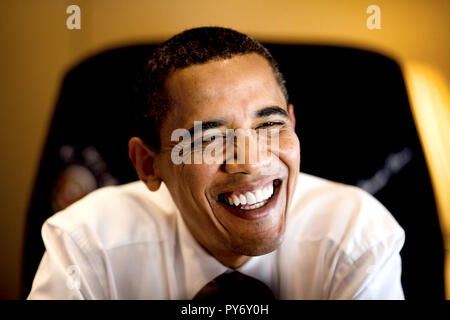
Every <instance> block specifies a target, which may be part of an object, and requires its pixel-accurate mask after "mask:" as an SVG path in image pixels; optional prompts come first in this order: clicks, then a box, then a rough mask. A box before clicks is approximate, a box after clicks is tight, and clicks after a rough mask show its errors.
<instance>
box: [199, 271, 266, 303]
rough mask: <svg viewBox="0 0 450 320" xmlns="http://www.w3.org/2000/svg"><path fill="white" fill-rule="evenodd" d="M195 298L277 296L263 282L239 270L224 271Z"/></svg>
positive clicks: (255, 299) (211, 299)
mask: <svg viewBox="0 0 450 320" xmlns="http://www.w3.org/2000/svg"><path fill="white" fill-rule="evenodd" d="M193 300H201V301H211V302H217V301H223V300H240V301H244V300H245V301H252V300H253V301H271V300H275V297H274V295H273V293H272V291H271V290H270V288H269V287H268V286H267V285H266V284H264V283H263V282H261V281H259V280H257V279H255V278H252V277H250V276H247V275H245V274H242V273H240V272H238V271H233V272H230V273H223V274H221V275H220V276H218V277H217V278H215V279H214V280H212V281H210V282H209V283H208V284H207V285H206V286H204V287H203V288H202V289H201V290H200V291H199V292H198V293H197V294H196V295H195V297H194V299H193Z"/></svg>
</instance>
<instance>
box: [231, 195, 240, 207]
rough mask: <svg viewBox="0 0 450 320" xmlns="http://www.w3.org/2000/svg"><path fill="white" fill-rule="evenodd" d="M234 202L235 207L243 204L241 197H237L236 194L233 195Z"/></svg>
mask: <svg viewBox="0 0 450 320" xmlns="http://www.w3.org/2000/svg"><path fill="white" fill-rule="evenodd" d="M233 202H234V205H235V206H238V205H239V203H240V202H241V201H240V199H239V197H238V196H236V195H235V194H233Z"/></svg>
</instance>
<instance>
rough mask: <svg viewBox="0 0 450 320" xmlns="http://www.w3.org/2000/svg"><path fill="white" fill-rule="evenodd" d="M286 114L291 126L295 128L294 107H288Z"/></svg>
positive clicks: (291, 105) (290, 105)
mask: <svg viewBox="0 0 450 320" xmlns="http://www.w3.org/2000/svg"><path fill="white" fill-rule="evenodd" d="M288 114H289V119H290V120H291V122H292V125H293V126H294V128H295V114H294V105H293V104H289V105H288Z"/></svg>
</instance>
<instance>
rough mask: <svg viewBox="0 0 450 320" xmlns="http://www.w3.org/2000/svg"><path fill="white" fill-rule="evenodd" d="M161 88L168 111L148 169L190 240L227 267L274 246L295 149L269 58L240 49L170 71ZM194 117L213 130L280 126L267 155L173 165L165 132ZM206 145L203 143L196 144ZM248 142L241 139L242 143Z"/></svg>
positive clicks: (292, 180) (290, 119)
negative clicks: (151, 169)
mask: <svg viewBox="0 0 450 320" xmlns="http://www.w3.org/2000/svg"><path fill="white" fill-rule="evenodd" d="M166 89H167V92H168V94H169V97H170V101H171V109H170V111H169V113H168V115H167V118H166V119H165V120H164V122H163V124H162V128H161V150H160V152H159V153H158V154H157V156H156V158H155V169H156V172H157V174H158V175H159V177H160V178H161V179H162V180H163V181H164V183H165V184H166V185H167V187H168V189H169V191H170V193H171V195H172V197H173V199H174V201H175V203H176V205H177V207H178V208H179V210H180V212H181V214H182V216H183V219H184V221H185V223H186V225H187V227H188V228H189V230H190V232H191V233H192V235H193V236H194V238H195V239H196V240H197V241H198V242H199V243H200V244H201V245H202V246H203V247H204V248H205V249H206V250H207V251H209V252H210V253H211V254H212V255H213V256H215V257H216V258H217V259H218V260H219V261H221V262H222V263H223V264H225V265H228V266H232V267H237V266H239V265H241V264H242V263H243V262H245V261H246V259H248V256H253V255H261V254H265V253H269V252H271V251H273V250H275V249H276V248H277V247H278V246H279V245H280V243H281V241H282V239H283V234H284V231H285V225H286V214H287V208H288V205H289V203H290V200H291V198H292V195H293V192H294V188H295V185H296V182H297V177H298V172H299V165H300V146H299V141H298V138H297V135H296V134H295V129H294V125H295V120H294V115H293V110H292V109H293V107H292V106H291V105H290V106H287V105H286V101H285V98H284V96H283V94H282V91H281V89H280V87H279V85H278V83H277V82H276V80H275V77H274V75H273V72H272V69H271V67H270V65H269V63H268V62H267V61H266V59H265V58H263V57H261V56H260V55H257V54H246V55H240V56H235V57H233V58H231V59H227V60H218V61H211V62H208V63H206V64H202V65H195V66H190V67H188V68H185V69H181V70H177V71H176V72H174V73H173V74H172V75H170V76H169V78H168V79H167V82H166ZM194 121H202V123H203V124H205V123H210V124H211V123H212V124H213V125H211V126H210V127H214V130H215V132H217V131H219V132H225V130H226V129H233V130H237V129H243V130H246V129H253V130H258V129H267V132H269V133H270V132H271V131H272V130H279V136H278V139H279V140H278V147H276V146H275V147H271V145H270V144H269V145H268V149H269V151H270V152H269V153H268V154H265V155H258V158H257V160H256V161H253V162H251V163H250V161H249V159H248V157H247V158H246V161H244V162H243V163H242V161H241V163H238V162H237V161H225V156H224V158H223V160H224V161H223V162H222V163H209V164H208V163H205V162H204V161H203V162H202V163H200V164H183V163H182V164H175V163H174V162H173V161H172V160H171V152H172V149H173V147H174V145H176V144H177V142H174V141H171V134H172V132H173V131H174V130H175V129H179V128H185V129H191V128H192V127H193V126H194ZM209 130H212V129H209ZM203 134H205V135H207V134H208V130H204V131H203ZM269 135H270V134H269ZM224 137H225V134H224ZM247 139H250V138H247ZM209 143H211V142H210V141H205V142H204V143H203V142H202V144H204V145H203V147H206V145H207V144H209ZM249 145H250V140H247V143H246V144H245V145H244V147H245V148H250V147H249ZM203 147H202V148H203ZM233 150H234V149H233ZM247 154H248V152H247ZM228 160H230V159H228ZM231 160H232V159H231ZM267 172H270V174H268V173H267ZM272 189H273V191H272ZM249 193H251V194H250V195H249ZM252 196H254V197H255V199H256V200H255V199H253V198H252ZM235 199H238V205H235V204H234V202H233V200H235ZM261 199H262V200H261ZM255 201H256V203H254V202H255ZM230 202H233V204H230ZM246 202H247V203H246ZM244 203H245V204H244ZM251 203H253V204H251Z"/></svg>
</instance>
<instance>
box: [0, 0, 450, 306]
mask: <svg viewBox="0 0 450 320" xmlns="http://www.w3.org/2000/svg"><path fill="white" fill-rule="evenodd" d="M69 4H77V5H79V6H80V7H81V19H82V20H81V28H82V29H81V30H72V31H69V30H67V29H66V23H65V22H66V18H67V16H68V15H67V14H66V13H65V10H66V7H67V6H68V5H69ZM370 4H377V5H379V6H380V8H381V23H382V29H381V30H374V31H370V30H368V29H367V28H366V18H367V14H366V12H365V10H366V8H367V7H368V5H370ZM449 21H450V2H449V1H446V0H442V1H438V0H434V1H418V0H416V1H414V0H398V1H393V0H390V1H380V0H370V1H363V0H361V1H350V0H346V1H324V0H319V1H313V0H309V1H301V0H270V1H257V0H250V1H247V0H246V1H243V0H228V1H208V0H202V1H200V0H197V1H195V0H190V1H186V0H183V1H182V0H165V1H148V0H147V1H143V0H138V1H125V0H122V1H119V0H103V1H101V0H96V1H86V0H73V1H62V0H43V1H32V0H30V1H25V0H2V1H1V2H0V26H1V27H0V33H1V38H0V39H1V51H0V84H1V86H0V103H1V107H0V130H1V134H0V142H1V147H2V150H3V152H2V160H1V161H2V162H1V166H0V173H1V175H0V178H1V179H0V203H1V212H0V255H1V259H0V298H3V299H4V298H9V299H15V298H18V297H19V294H20V277H21V266H22V247H23V240H24V226H25V217H26V216H25V214H26V208H27V205H28V200H29V197H30V192H31V188H32V184H33V179H34V177H35V175H36V168H37V165H38V159H39V157H40V153H41V148H42V146H43V143H44V139H45V134H46V130H47V126H48V124H49V118H50V116H51V114H52V110H53V107H54V103H55V99H56V95H57V93H58V91H59V85H60V81H61V79H62V77H63V75H64V72H65V71H66V70H67V69H68V68H69V67H70V66H71V65H73V64H74V63H76V62H77V61H79V60H80V59H81V58H83V57H86V56H87V55H90V54H93V53H95V52H96V51H98V50H101V49H105V48H109V47H114V46H117V45H122V44H127V43H132V42H142V41H147V40H148V41H152V40H153V41H154V40H160V39H164V38H166V37H168V36H170V35H172V34H174V33H176V32H179V31H181V30H183V29H186V28H189V27H193V26H200V25H221V26H228V27H233V28H236V29H238V30H240V31H243V32H246V33H249V34H251V35H253V36H255V37H256V38H259V39H262V40H279V41H295V42H316V43H334V44H344V45H357V46H358V47H363V48H372V49H375V50H378V51H381V52H385V53H388V54H390V55H393V56H394V57H397V58H398V59H399V60H401V61H410V60H418V61H422V62H426V63H429V64H431V65H432V66H434V67H435V68H436V69H437V70H438V71H440V72H441V73H442V74H443V76H444V78H445V79H447V81H448V79H449V78H450V63H449V58H448V52H449V40H448V31H449V30H450V28H449V27H450V25H449Z"/></svg>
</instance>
